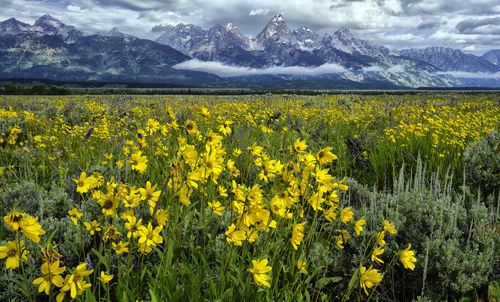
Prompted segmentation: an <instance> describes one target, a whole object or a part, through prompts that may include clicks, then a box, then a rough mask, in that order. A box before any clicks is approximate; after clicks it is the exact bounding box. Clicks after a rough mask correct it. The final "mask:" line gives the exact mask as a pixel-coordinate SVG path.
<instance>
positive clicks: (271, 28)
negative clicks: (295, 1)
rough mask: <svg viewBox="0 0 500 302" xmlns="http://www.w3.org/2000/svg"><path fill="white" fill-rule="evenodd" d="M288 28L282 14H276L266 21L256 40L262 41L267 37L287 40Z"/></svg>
mask: <svg viewBox="0 0 500 302" xmlns="http://www.w3.org/2000/svg"><path fill="white" fill-rule="evenodd" d="M289 36H290V29H289V28H288V27H287V25H286V22H285V19H284V18H283V16H282V15H277V16H275V17H274V18H273V19H271V21H269V22H268V23H267V25H266V26H265V27H264V29H263V30H262V31H261V32H260V33H259V34H258V35H257V37H256V38H257V40H258V41H260V42H262V41H264V40H267V39H269V38H272V39H273V40H276V41H281V42H289V39H290V37H289Z"/></svg>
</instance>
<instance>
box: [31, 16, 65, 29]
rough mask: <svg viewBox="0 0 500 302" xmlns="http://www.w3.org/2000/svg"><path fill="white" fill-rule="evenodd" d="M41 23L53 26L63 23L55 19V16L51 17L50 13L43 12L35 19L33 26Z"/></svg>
mask: <svg viewBox="0 0 500 302" xmlns="http://www.w3.org/2000/svg"><path fill="white" fill-rule="evenodd" d="M43 25H51V26H54V27H58V26H61V25H64V24H63V23H62V22H61V21H59V20H57V19H56V18H54V17H52V16H51V15H49V14H45V15H43V16H41V17H40V18H38V19H37V20H36V21H35V26H43Z"/></svg>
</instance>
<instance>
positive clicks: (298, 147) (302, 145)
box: [293, 139, 307, 154]
mask: <svg viewBox="0 0 500 302" xmlns="http://www.w3.org/2000/svg"><path fill="white" fill-rule="evenodd" d="M293 148H294V149H295V151H296V152H297V153H299V154H300V153H303V152H304V151H306V149H307V144H306V141H305V140H302V141H301V140H300V139H297V140H296V141H295V143H294V144H293Z"/></svg>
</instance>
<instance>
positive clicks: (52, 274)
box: [33, 260, 66, 296]
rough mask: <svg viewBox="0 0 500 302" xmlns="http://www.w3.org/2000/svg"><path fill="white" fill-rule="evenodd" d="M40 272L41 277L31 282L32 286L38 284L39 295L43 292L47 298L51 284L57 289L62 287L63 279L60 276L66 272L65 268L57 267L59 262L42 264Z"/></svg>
mask: <svg viewBox="0 0 500 302" xmlns="http://www.w3.org/2000/svg"><path fill="white" fill-rule="evenodd" d="M41 270H42V274H43V277H40V278H36V279H35V280H33V284H35V285H36V284H40V285H39V286H38V292H39V293H41V292H42V291H45V294H46V295H47V296H48V295H49V292H50V287H51V283H52V284H54V285H55V286H57V287H63V282H64V279H63V278H62V277H61V276H60V275H61V274H62V273H63V272H64V271H65V270H66V267H65V266H63V267H59V260H57V261H56V262H54V263H48V262H44V263H43V264H42V267H41Z"/></svg>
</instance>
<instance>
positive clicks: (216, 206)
mask: <svg viewBox="0 0 500 302" xmlns="http://www.w3.org/2000/svg"><path fill="white" fill-rule="evenodd" d="M208 206H209V207H210V208H211V209H212V211H214V213H215V214H217V215H219V216H222V213H221V212H220V211H222V210H224V209H225V207H223V206H222V205H221V203H220V202H218V201H215V200H214V202H210V201H209V202H208Z"/></svg>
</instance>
